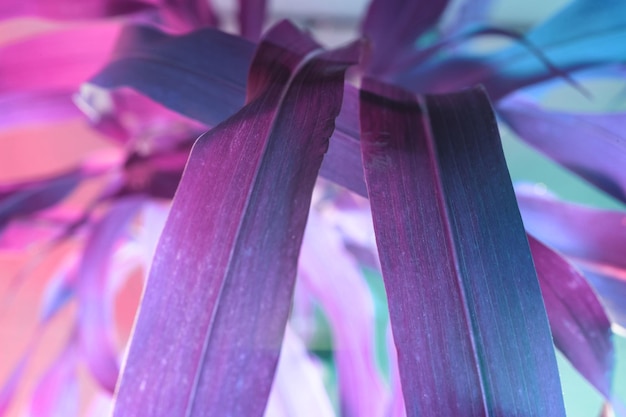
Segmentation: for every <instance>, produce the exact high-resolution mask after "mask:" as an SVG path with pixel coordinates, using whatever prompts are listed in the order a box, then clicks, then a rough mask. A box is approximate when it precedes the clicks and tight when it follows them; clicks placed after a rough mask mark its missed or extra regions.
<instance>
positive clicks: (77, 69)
mask: <svg viewBox="0 0 626 417" xmlns="http://www.w3.org/2000/svg"><path fill="white" fill-rule="evenodd" d="M120 30H121V23H120V22H106V23H97V24H89V25H78V26H74V27H70V28H64V29H59V30H53V31H46V32H43V33H40V34H37V35H35V36H33V37H29V38H26V39H24V40H19V41H16V42H13V43H9V44H8V45H3V46H2V47H0V62H1V63H2V65H0V96H4V95H5V94H8V93H19V94H24V93H28V92H41V91H48V92H55V93H57V94H58V93H61V92H67V93H72V92H74V91H76V90H77V89H78V86H79V85H80V83H82V82H84V81H86V80H87V79H88V78H89V77H91V76H93V75H94V74H95V73H96V72H97V71H98V70H99V69H100V68H101V67H102V66H103V65H104V64H105V63H106V62H107V61H108V59H109V57H110V54H111V52H112V51H113V48H114V46H115V42H116V40H117V36H118V34H119V32H120ZM50 69H54V76H51V75H50Z"/></svg>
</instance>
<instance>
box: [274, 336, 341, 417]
mask: <svg viewBox="0 0 626 417" xmlns="http://www.w3.org/2000/svg"><path fill="white" fill-rule="evenodd" d="M264 415H265V416H266V417H293V416H298V417H334V416H335V412H334V411H333V406H332V404H331V403H330V400H329V398H328V393H327V392H326V388H325V387H324V381H323V380H322V373H321V372H320V368H319V366H316V364H315V363H314V361H313V359H312V358H311V357H310V356H309V352H308V351H307V349H306V346H305V345H304V343H303V342H302V340H300V338H299V337H298V335H297V334H296V333H295V332H294V331H293V330H292V329H291V327H289V325H287V328H286V329H285V338H284V340H283V346H282V349H281V351H280V359H279V360H278V367H277V369H276V378H275V379H274V384H273V385H272V391H271V393H270V397H269V400H268V403H267V409H266V410H265V414H264Z"/></svg>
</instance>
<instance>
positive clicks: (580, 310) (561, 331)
mask: <svg viewBox="0 0 626 417" xmlns="http://www.w3.org/2000/svg"><path fill="white" fill-rule="evenodd" d="M528 242H529V244H530V250H531V252H532V255H533V261H534V263H535V268H536V269H537V274H538V276H539V285H540V286H541V293H542V295H543V300H544V303H545V304H546V311H547V313H548V320H549V321H550V328H551V329H552V337H553V339H554V344H555V345H556V347H557V348H558V349H559V350H560V351H561V352H563V354H564V355H565V357H566V358H567V359H568V360H569V361H570V362H571V363H572V365H573V366H574V367H575V368H576V369H577V370H578V371H579V372H580V373H581V374H582V375H583V376H584V377H585V378H586V379H587V380H588V381H589V382H590V383H591V384H592V385H593V386H594V387H596V389H597V390H598V391H599V392H600V393H601V394H602V395H603V396H604V397H605V398H607V399H608V400H609V401H610V400H611V385H612V376H613V369H614V366H615V352H614V349H613V341H612V332H611V322H610V321H609V318H608V317H607V316H606V313H605V312H604V307H603V306H602V304H601V303H600V301H599V300H598V297H597V295H596V294H595V292H594V291H593V289H592V288H591V286H590V285H589V283H588V282H587V281H586V280H585V278H584V277H583V276H582V275H581V273H580V272H578V271H577V270H576V269H575V268H574V267H573V266H572V265H570V264H569V263H568V262H567V261H566V260H564V259H563V258H562V257H561V256H559V255H558V254H557V253H555V252H554V251H552V250H551V249H550V248H548V247H547V246H545V245H543V244H542V243H541V242H539V241H538V240H537V239H535V238H534V237H532V236H530V235H529V236H528Z"/></svg>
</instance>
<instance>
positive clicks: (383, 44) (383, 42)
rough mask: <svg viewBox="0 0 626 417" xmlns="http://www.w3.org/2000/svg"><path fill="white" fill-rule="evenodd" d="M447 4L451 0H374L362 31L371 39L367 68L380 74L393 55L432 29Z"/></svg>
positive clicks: (372, 72)
mask: <svg viewBox="0 0 626 417" xmlns="http://www.w3.org/2000/svg"><path fill="white" fill-rule="evenodd" d="M447 5H448V0H429V1H417V0H413V1H406V0H373V1H372V2H371V3H370V5H369V8H368V9H367V12H366V15H365V18H364V19H363V24H362V26H361V32H362V33H363V35H364V36H365V37H366V38H367V39H368V40H369V41H370V42H371V54H370V55H369V57H368V61H369V62H365V64H366V65H367V67H366V72H367V73H368V74H370V75H372V76H375V75H378V73H379V72H380V70H381V68H382V67H385V66H386V65H389V62H390V61H391V62H393V59H394V57H397V56H398V55H402V54H403V53H405V52H406V50H407V49H412V48H414V44H415V43H416V41H417V39H418V38H419V36H420V35H422V34H423V33H424V32H426V31H427V30H428V29H431V28H432V27H433V25H434V24H435V23H437V21H438V20H439V18H440V17H441V15H442V13H443V12H444V10H445V9H446V7H447Z"/></svg>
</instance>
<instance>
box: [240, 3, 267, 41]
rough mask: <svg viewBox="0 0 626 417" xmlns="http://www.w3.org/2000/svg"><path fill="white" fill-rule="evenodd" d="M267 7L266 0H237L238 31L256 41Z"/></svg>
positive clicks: (259, 34)
mask: <svg viewBox="0 0 626 417" xmlns="http://www.w3.org/2000/svg"><path fill="white" fill-rule="evenodd" d="M266 9H267V0H239V32H240V33H241V35H242V36H244V37H245V38H247V39H250V40H252V41H256V40H258V39H259V37H260V36H261V30H262V29H263V23H264V22H265V15H266Z"/></svg>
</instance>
